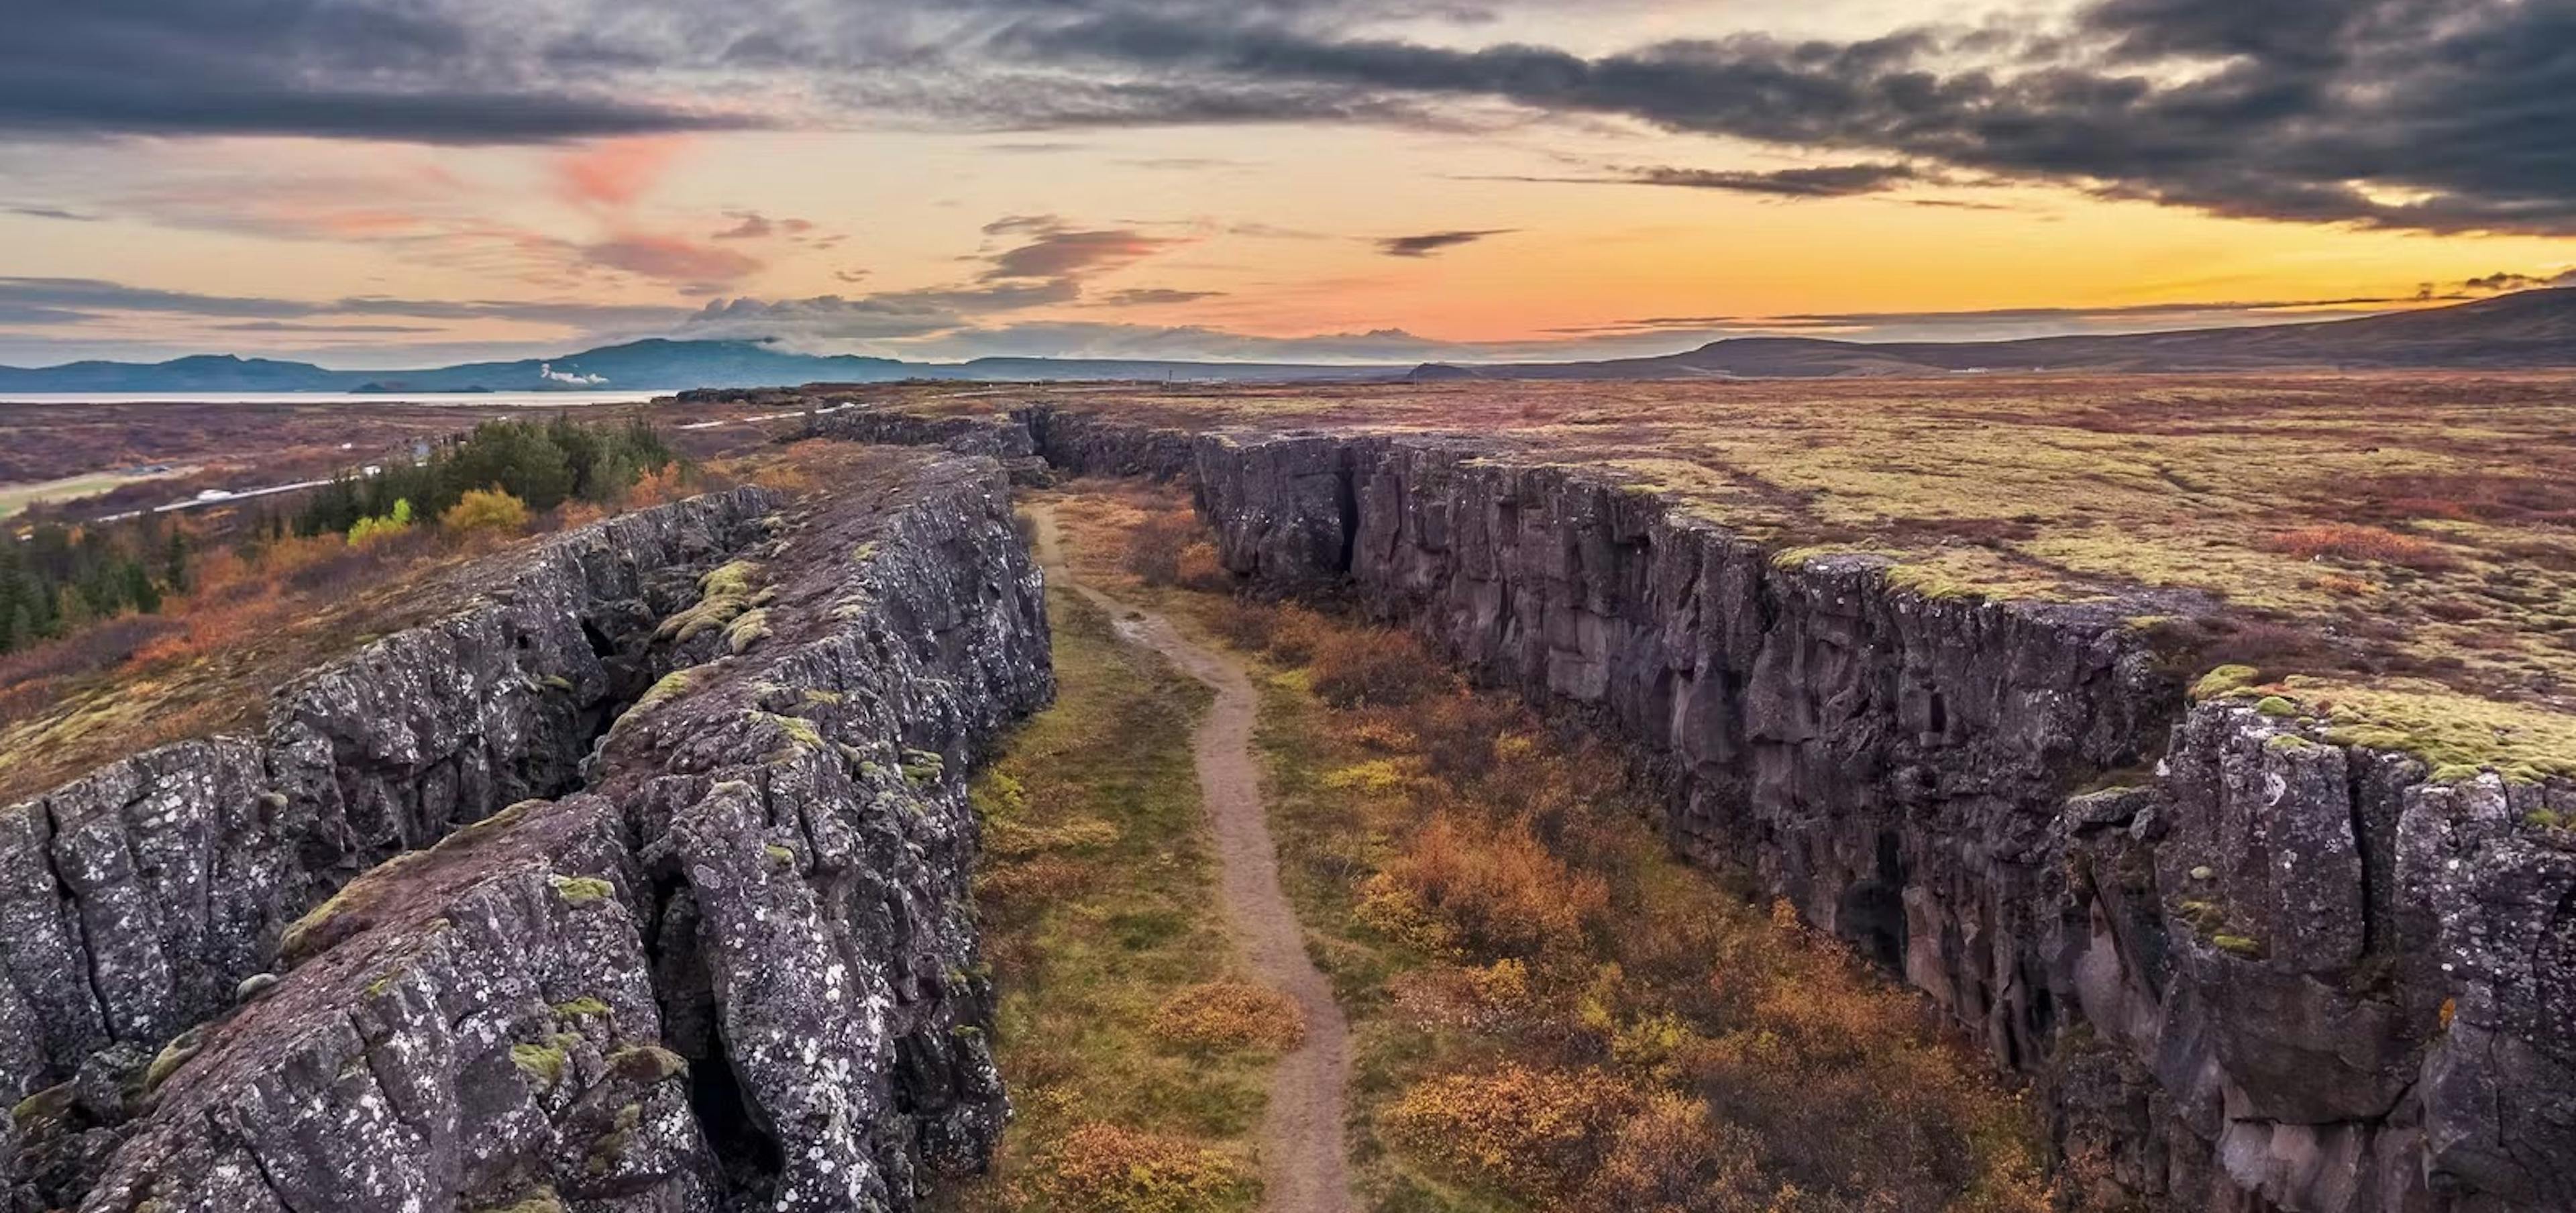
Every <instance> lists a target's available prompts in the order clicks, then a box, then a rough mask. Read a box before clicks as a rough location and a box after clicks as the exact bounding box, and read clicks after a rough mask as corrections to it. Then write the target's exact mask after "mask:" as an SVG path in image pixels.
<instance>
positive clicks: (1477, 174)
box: [0, 0, 2576, 366]
mask: <svg viewBox="0 0 2576 1213" xmlns="http://www.w3.org/2000/svg"><path fill="white" fill-rule="evenodd" d="M28 3H29V0H16V2H15V3H13V4H12V5H11V7H12V8H23V7H27V5H28ZM34 7H35V8H36V9H37V10H39V11H37V12H36V13H35V14H34V16H35V18H36V25H34V26H28V25H26V24H25V23H24V22H23V21H22V22H19V23H16V24H17V25H18V27H19V28H22V29H25V28H33V29H36V30H37V32H36V34H35V35H34V37H33V38H32V39H25V40H15V39H13V41H16V42H17V45H16V46H15V49H0V76H6V77H8V78H10V79H13V80H15V81H17V83H15V84H0V362H5V363H10V364H15V365H37V364H44V363H51V362H60V361H67V360H71V359H76V358H91V357H114V358H147V357H168V356H174V355H177V354H182V353H194V352H207V351H218V352H235V353H241V354H245V355H252V354H258V355H267V356H278V357H293V358H302V359H308V360H312V361H318V362H322V363H324V364H326V365H336V366H398V365H427V364H434V363H440V362H452V361H459V360H463V359H467V358H478V357H520V356H533V355H549V354H560V353H565V352H569V351H573V350H577V349H580V348H583V347H585V346H588V345H594V344H599V343H602V342H606V341H613V340H621V339H629V338H635V337H642V336H679V337H747V338H760V339H773V340H779V341H783V342H786V343H789V344H790V345H792V346H794V347H796V348H800V349H810V350H816V351H828V352H854V353H867V354H880V355H887V356H896V357H907V358H923V359H943V360H944V359H955V358H964V357H972V356H977V355H984V354H1026V355H1068V356H1075V355H1096V356H1148V355H1150V356H1159V357H1191V358H1219V359H1294V360H1301V361H1388V362H1409V361H1416V360H1420V359H1423V358H1428V357H1450V356H1458V357H1492V358H1517V357H1569V356H1597V355H1609V354H1630V353H1649V352H1662V351H1666V350H1672V349H1680V348H1686V347H1688V346H1691V345H1695V344H1698V343H1700V342H1703V341H1706V340H1709V339H1711V338H1713V337H1717V336H1724V335H1729V334H1736V333H1746V332H1802V333H1817V334H1832V335H1844V336H1852V337H1859V338H1871V337H1895V338H1920V337H1971V336H1974V337H1986V336H2000V335H2016V336H2017V335H2030V334H2039V333H2055V332H2084V331H2115V330H2135V329H2147V328H2171V327H2186V326H2191V325H2198V324H2219V323H2245V322H2253V321H2259V320H2263V319H2276V318H2284V317H2290V318H2296V317H2301V316H2307V315H2313V314H2316V313H2318V312H2320V311H2324V312H2345V311H2369V310H2385V309H2387V308H2391V307H2399V306H2411V305H2414V304H2416V303H2417V302H2419V301H2427V300H2447V299H2459V298H2472V297H2477V296H2480V295H2483V294H2491V293H2495V292H2497V291H2501V290H2507V289H2519V288H2522V287H2528V286H2538V285H2544V284H2547V283H2550V282H2552V281H2554V280H2557V279H2559V278H2560V277H2561V276H2562V275H2565V274H2567V273H2568V271H2569V269H2570V267H2571V266H2576V155H2571V152H2570V151H2569V147H2568V143H2569V141H2568V140H2567V139H2566V137H2565V135H2564V131H2566V130H2569V129H2576V115H2571V114H2569V113H2567V112H2566V111H2568V110H2569V109H2570V107H2571V105H2576V102H2571V101H2570V100H2569V98H2570V97H2571V96H2576V78H2572V77H2576V67H2571V65H2570V62H2569V60H2570V57H2571V54H2570V52H2568V51H2567V50H2565V49H2564V48H2566V47H2568V46H2570V45H2576V39H2571V38H2569V37H2566V36H2565V34H2566V33H2567V32H2569V27H2568V26H2567V24H2566V22H2567V21H2568V20H2569V18H2568V16H2567V14H2566V12H2565V9H2564V7H2563V6H2552V5H2538V4H2529V3H2520V2H2512V0H2494V2H2488V0H2454V2H2451V3H2445V4H2438V5H2435V4H2426V3H2420V2H2409V0H2339V2H2337V3H2332V4H2324V3H2310V4H2302V3H2296V2H2292V0H2275V2H2271V3H2248V2H2245V0H2238V2H2236V3H2229V4H2218V3H2211V2H2209V0H2106V2H2102V3H2083V4H2075V3H2018V4H2016V3H2006V2H1998V3H1986V2H1981V0H1958V2H1952V0H1940V2H1933V3H1896V2H1893V0H1808V2H1805V3H1775V2H1771V0H1746V2H1739V3H1717V2H1701V3H1660V4H1658V3H1645V2H1642V0H1624V2H1613V3H1606V4H1588V5H1582V6H1574V5H1563V4H1521V3H1511V2H1498V3H1490V4H1476V3H1460V4H1441V3H1431V4H1385V3H1335V2H1329V0H1281V2H1272V3H1263V2H1254V3H1229V4H1213V3H1192V2H1189V0H1084V2H1063V3H1038V2H1035V0H995V2H992V3H968V4H962V5H961V4H941V5H930V4H903V3H840V4H833V3H821V2H808V0H764V2H759V3H743V4H715V3H712V2H700V0H651V2H647V3H640V4H623V5H612V4H608V3H606V2H605V0H540V2H536V3H531V4H527V5H521V6H499V5H493V4H488V3H481V2H479V0H424V2H422V3H417V4H409V5H401V6H396V5H391V4H386V5H373V4H366V3H345V2H344V3H336V4H334V3H325V2H324V0H275V2H268V3H250V2H249V0H188V2H185V3H176V4H171V5H167V6H139V7H141V8H143V9H148V10H150V11H137V12H127V11H119V10H121V9H122V8H124V7H126V6H71V5H68V4H57V3H54V2H52V0H47V2H46V3H40V4H35V5H34ZM102 10H104V11H102ZM362 18H363V19H362ZM2553 22H2554V23H2556V24H2549V23H2553ZM2535 23H2538V24H2537V25H2536V24H2535ZM2553 37H2555V39H2556V40H2555V42H2554V43H2553V42H2552V41H2551V39H2552V38H2553ZM2534 45H2538V46H2542V47H2546V46H2550V45H2555V46H2557V47H2559V48H2561V49H2560V50H2559V51H2557V52H2556V53H2554V54H2543V53H2540V52H2538V51H2532V50H2529V49H2528V48H2530V47H2533V46H2534ZM2464 64H2473V65H2475V66H2474V69H2472V68H2470V67H2465V66H2463V65H2464ZM2558 119H2565V120H2566V122H2565V123H2564V124H2562V123H2559V122H2558V121H2557V120H2558ZM2552 132H2555V133H2552Z"/></svg>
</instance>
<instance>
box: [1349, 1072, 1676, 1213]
mask: <svg viewBox="0 0 2576 1213" xmlns="http://www.w3.org/2000/svg"><path fill="white" fill-rule="evenodd" d="M1643 1102H1644V1101H1643V1100H1642V1098H1641V1097H1640V1095H1639V1092H1638V1091H1637V1090H1636V1088H1634V1087H1633V1086H1631V1085H1629V1084H1628V1083H1627V1082H1626V1081H1625V1080H1623V1079H1620V1078H1619V1077H1617V1076H1616V1075H1613V1074H1609V1073H1607V1072H1604V1071H1601V1070H1558V1069H1540V1068H1535V1067H1531V1066H1525V1065H1522V1064H1520V1063H1518V1062H1505V1063H1503V1064H1502V1065H1500V1066H1497V1067H1495V1068H1493V1069H1490V1070H1485V1071H1480V1072H1460V1073H1450V1074H1438V1075H1433V1076H1432V1077H1429V1078H1426V1079H1424V1080H1422V1081H1420V1082H1418V1083H1415V1084H1414V1085H1413V1086H1411V1087H1410V1088H1408V1089H1406V1090H1405V1092H1404V1093H1403V1094H1401V1095H1399V1096H1397V1097H1396V1098H1395V1100H1394V1102H1392V1103H1390V1104H1388V1105H1387V1106H1386V1108H1385V1110H1384V1111H1382V1112H1381V1113H1379V1124H1380V1126H1381V1128H1382V1130H1383V1131H1384V1132H1385V1133H1386V1135H1387V1137H1388V1138H1389V1139H1391V1140H1392V1141H1393V1142H1394V1143H1395V1144H1396V1145H1397V1146H1399V1147H1400V1148H1402V1149H1404V1150H1405V1151H1406V1152H1407V1153H1410V1154H1412V1155H1414V1156H1416V1157H1419V1158H1424V1159H1428V1160H1431V1161H1434V1162H1436V1163H1438V1164H1440V1165H1442V1166H1444V1167H1446V1168H1448V1169H1451V1170H1453V1171H1456V1172H1459V1173H1461V1174H1462V1175H1465V1176H1467V1177H1470V1178H1472V1179H1474V1180H1476V1181H1478V1182H1481V1183H1485V1184H1488V1185H1491V1186H1493V1187H1495V1188H1498V1189H1501V1190H1502V1191H1504V1192H1507V1193H1509V1194H1511V1195H1514V1196H1517V1197H1520V1198H1522V1199H1524V1200H1531V1201H1539V1202H1547V1201H1557V1200H1563V1199H1565V1198H1566V1197H1568V1196H1570V1195H1572V1194H1573V1193H1574V1192H1576V1191H1577V1190H1579V1189H1580V1188H1581V1187H1582V1186H1583V1185H1584V1184H1585V1183H1586V1182H1587V1181H1588V1180H1589V1179H1590V1178H1591V1176H1592V1175H1593V1174H1594V1173H1595V1172H1596V1171H1598V1170H1599V1168H1600V1166H1601V1163H1602V1160H1603V1159H1604V1157H1605V1156H1607V1155H1608V1154H1609V1152H1610V1150H1611V1147H1612V1144H1613V1142H1614V1140H1615V1139H1616V1136H1617V1134H1618V1131H1619V1126H1620V1125H1621V1124H1622V1123H1623V1122H1625V1121H1626V1120H1627V1119H1628V1118H1630V1117H1631V1116H1633V1115H1635V1114H1636V1112H1637V1109H1638V1108H1639V1106H1640V1105H1641V1104H1642V1103H1643Z"/></svg>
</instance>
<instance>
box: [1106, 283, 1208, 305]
mask: <svg viewBox="0 0 2576 1213" xmlns="http://www.w3.org/2000/svg"><path fill="white" fill-rule="evenodd" d="M1224 297H1225V292H1224V291H1182V290H1174V289H1171V288H1169V287H1137V288H1134V289H1130V290H1124V291H1111V292H1109V293H1108V294H1106V295H1102V296H1101V297H1100V298H1099V299H1098V300H1097V301H1096V302H1098V303H1100V304H1101V305H1102V306H1104V307H1160V306H1167V305H1170V304H1175V303H1196V302H1198V301H1199V300H1201V299H1222V298H1224Z"/></svg>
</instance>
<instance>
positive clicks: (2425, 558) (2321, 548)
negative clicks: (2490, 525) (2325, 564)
mask: <svg viewBox="0 0 2576 1213" xmlns="http://www.w3.org/2000/svg"><path fill="white" fill-rule="evenodd" d="M2268 546H2270V547H2271V548H2272V550H2274V551H2277V552H2286V553H2288V554H2289V555H2292V556H2296V557H2298V558H2299V559H2302V560H2314V559H2316V558H2318V557H2321V556H2331V557H2335V558H2337V559H2341V560H2365V561H2375V562H2378V563H2380V564H2393V565H2399V566H2402V567H2405V568H2410V569H2415V570H2418V571H2421V572H2438V571H2440V570H2442V569H2447V568H2452V567H2455V566H2456V565H2458V563H2459V561H2458V559H2457V558H2456V557H2454V556H2452V555H2451V553H2450V551H2449V550H2448V549H2446V548H2444V547H2443V546H2442V545H2441V544H2438V543H2435V542H2433V541H2432V540H2429V539H2419V538H2416V537H2415V536H2412V535H2400V534H2398V533H2397V532H2395V531H2389V530H2382V529H2381V528H2379V527H2375V526H2354V525H2351V524H2349V523H2339V522H2338V523H2322V524H2319V525H2316V526H2305V527H2299V528H2297V529H2295V530H2288V531H2282V532H2279V533H2277V534H2275V535H2273V536H2272V537H2271V539H2270V540H2269V541H2268Z"/></svg>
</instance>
